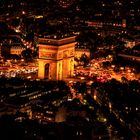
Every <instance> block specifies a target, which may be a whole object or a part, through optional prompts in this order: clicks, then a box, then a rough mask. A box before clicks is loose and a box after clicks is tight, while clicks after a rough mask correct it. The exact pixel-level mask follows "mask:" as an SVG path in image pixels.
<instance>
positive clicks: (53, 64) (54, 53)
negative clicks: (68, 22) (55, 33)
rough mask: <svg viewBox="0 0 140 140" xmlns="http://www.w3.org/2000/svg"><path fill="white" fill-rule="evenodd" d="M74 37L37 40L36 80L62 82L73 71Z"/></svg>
mask: <svg viewBox="0 0 140 140" xmlns="http://www.w3.org/2000/svg"><path fill="white" fill-rule="evenodd" d="M75 44H76V42H75V36H71V37H66V38H61V39H47V38H39V45H38V47H39V60H38V62H39V69H38V78H41V79H44V78H48V79H52V80H62V79H64V78H66V77H71V76H72V75H73V71H74V54H75Z"/></svg>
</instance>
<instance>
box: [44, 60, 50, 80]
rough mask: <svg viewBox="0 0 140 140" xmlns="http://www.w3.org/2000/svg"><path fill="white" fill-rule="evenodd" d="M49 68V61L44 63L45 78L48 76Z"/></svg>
mask: <svg viewBox="0 0 140 140" xmlns="http://www.w3.org/2000/svg"><path fill="white" fill-rule="evenodd" d="M49 69H50V64H49V63H47V64H45V76H44V77H45V78H47V79H48V78H49Z"/></svg>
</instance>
